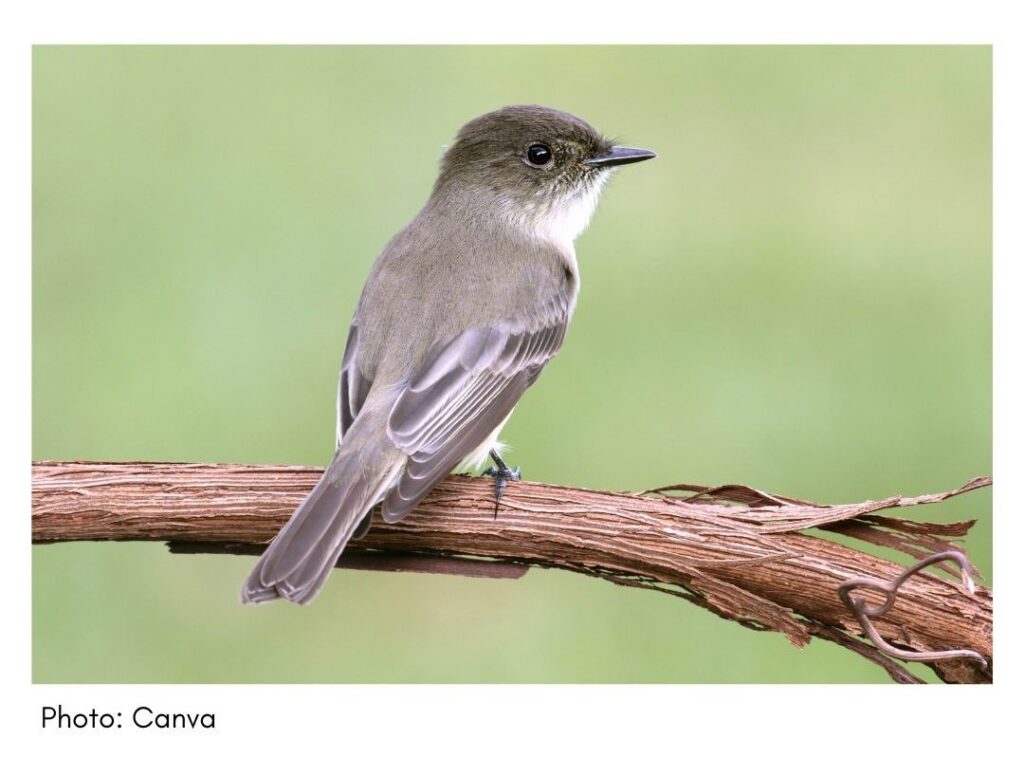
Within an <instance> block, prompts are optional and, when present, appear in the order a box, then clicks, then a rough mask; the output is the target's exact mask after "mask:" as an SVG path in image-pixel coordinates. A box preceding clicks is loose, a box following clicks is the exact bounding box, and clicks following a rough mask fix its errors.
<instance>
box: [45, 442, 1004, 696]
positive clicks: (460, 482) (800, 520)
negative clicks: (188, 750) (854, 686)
mask: <svg viewBox="0 0 1024 776" xmlns="http://www.w3.org/2000/svg"><path fill="white" fill-rule="evenodd" d="M321 471H322V470H321V469H315V468H305V467H298V466H239V465H231V464H178V463H90V462H58V461H43V462H37V463H35V464H33V476H32V485H33V487H32V512H33V518H32V539H33V541H34V542H58V541H81V540H118V541H164V542H170V543H172V549H176V550H178V551H211V552H217V551H220V552H224V551H227V552H258V551H259V550H260V546H261V545H264V544H266V543H267V542H269V541H270V540H271V539H272V538H273V537H274V535H275V534H276V532H277V530H278V529H279V528H280V527H281V525H282V524H283V523H284V521H285V520H287V518H288V517H289V516H290V515H291V513H292V511H293V510H294V509H295V507H296V506H297V505H298V504H299V502H300V501H301V500H302V498H303V497H304V496H305V495H306V493H308V492H309V490H310V489H311V488H312V487H313V485H314V484H315V483H316V481H317V479H318V478H319V476H320V473H321ZM990 484H991V480H990V479H989V478H977V479H975V480H972V481H970V482H968V483H967V484H965V485H964V486H962V487H960V488H957V489H956V490H953V491H949V492H945V493H938V494H932V495H925V496H918V497H916V498H901V497H899V496H894V497H892V498H888V499H882V500H879V501H866V502H863V503H860V504H843V505H838V506H827V505H820V504H814V503H811V502H808V501H802V500H798V499H792V498H786V497H781V496H775V495H772V494H769V493H764V492H762V491H757V490H754V489H752V488H748V487H745V486H741V485H726V486H719V487H717V488H705V487H701V486H695V485H675V486H671V487H668V488H661V489H658V490H657V491H647V492H644V493H640V494H627V493H606V492H600V491H592V490H583V489H578V488H567V487H561V486H555V485H546V484H542V483H533V482H516V483H513V484H512V485H511V486H510V487H509V489H508V491H507V493H506V495H505V497H504V499H503V500H502V503H501V510H500V512H499V514H498V517H497V518H495V517H494V498H493V483H492V482H491V481H490V480H489V479H481V478H472V477H463V476H452V477H449V478H448V479H446V480H445V481H444V482H443V483H442V484H441V485H440V486H438V487H437V488H436V489H435V490H434V491H433V493H431V495H430V496H429V497H428V498H427V499H426V500H425V501H424V502H423V503H422V504H421V505H420V506H419V507H418V508H417V510H416V511H415V512H414V513H413V514H412V515H410V516H409V517H408V518H406V519H405V520H404V521H403V522H401V523H399V524H397V525H386V524H384V523H382V522H379V521H378V522H375V523H374V527H373V529H372V530H371V531H370V533H369V534H368V535H367V536H366V537H365V538H364V539H363V540H361V541H359V542H354V543H353V545H352V550H353V551H346V553H345V555H344V556H343V563H344V565H349V566H354V567H358V568H378V569H390V570H421V571H434V572H440V573H457V574H468V575H475V576H505V577H509V576H512V577H515V576H520V575H521V574H522V573H523V571H524V570H525V568H526V566H528V565H535V566H543V567H549V568H562V569H569V570H572V571H577V572H581V573H584V574H589V575H592V576H597V577H602V578H605V579H609V580H611V581H613V582H617V583H620V584H626V585H634V586H639V587H647V588H653V589H658V590H662V591H664V592H669V593H673V594H676V595H679V596H682V597H684V598H686V599H688V600H690V601H692V602H694V603H697V604H699V605H700V606H703V607H705V608H707V609H710V610H711V611H713V612H716V613H717V614H719V615H721V616H722V617H726V618H728V619H731V620H734V621H737V622H739V623H740V624H742V625H745V626H747V627H751V628H755V629H758V630H775V631H779V632H781V633H783V634H785V636H786V637H787V638H788V639H789V640H790V641H791V642H792V643H793V644H795V645H797V646H800V647H802V646H804V645H805V644H807V643H808V642H809V641H810V639H811V638H812V637H819V638H825V639H828V640H830V641H833V642H835V643H837V644H840V645H841V646H844V647H846V648H849V649H853V650H854V651H855V652H857V653H858V654H861V655H863V656H865V657H867V658H868V659H871V660H873V661H874V662H876V663H878V664H879V665H881V666H882V667H883V668H884V669H885V670H886V671H887V672H889V674H890V676H892V677H893V678H894V679H896V680H898V681H912V680H913V679H914V677H913V676H912V675H910V674H909V673H907V672H906V670H905V669H903V668H902V665H901V664H897V663H895V662H893V661H892V660H891V659H889V658H887V657H885V656H883V655H882V654H881V653H880V652H878V651H877V650H876V649H875V647H874V646H873V645H871V644H870V643H868V642H866V641H863V640H862V639H861V638H860V637H861V636H863V634H862V633H861V630H860V626H859V624H858V623H857V621H856V619H855V617H854V616H853V615H852V614H851V613H850V612H849V611H848V610H847V609H846V608H845V607H844V606H843V604H842V603H841V602H840V600H839V598H838V596H837V593H836V589H837V587H838V586H839V585H840V584H841V583H842V582H843V581H845V580H847V579H849V578H850V577H874V578H877V579H879V580H889V579H892V578H893V577H895V576H897V575H898V574H899V573H900V572H901V571H902V569H903V567H902V566H900V565H899V564H897V563H894V562H892V561H889V560H885V559H882V558H879V557H877V556H875V555H872V554H871V553H870V552H867V551H863V550H859V549H854V548H851V547H850V546H847V544H841V543H839V542H836V541H831V540H829V539H827V538H824V537H821V536H818V535H809V534H807V533H806V531H807V530H808V529H811V528H818V529H824V530H826V531H831V532H835V533H839V534H844V535H846V536H848V537H852V538H855V539H858V540H860V541H861V543H864V544H866V545H868V546H870V545H877V546H884V547H889V548H893V549H897V550H900V551H902V552H904V553H907V554H908V555H910V556H912V557H914V558H920V557H923V556H925V555H929V554H931V553H933V552H938V551H943V550H948V549H960V548H959V547H957V546H956V545H954V544H953V543H952V542H953V541H955V540H957V539H959V538H960V537H962V536H964V535H965V534H966V533H967V531H968V530H969V528H970V527H971V525H973V521H967V522H961V523H952V524H936V523H923V522H919V521H916V520H907V519H901V518H894V517H886V516H881V515H877V514H875V513H876V512H878V511H880V510H884V509H897V508H901V507H908V506H915V505H918V504H930V503H936V502H938V501H942V500H945V499H947V498H951V497H953V496H956V495H959V494H961V493H965V492H967V491H970V490H974V489H977V488H982V487H986V486H988V485H990ZM381 551H384V552H381ZM385 553H386V554H385ZM865 595H866V597H867V598H868V599H869V600H872V601H876V600H878V601H880V598H878V599H876V598H873V595H874V594H873V593H871V592H867V593H866V594H865ZM875 624H876V627H877V629H878V631H879V632H880V634H881V635H882V637H883V638H885V639H886V640H887V641H889V642H891V643H892V644H894V645H896V646H898V647H900V648H903V649H909V650H915V651H937V650H949V649H963V648H967V649H972V650H975V651H977V652H979V653H981V654H982V655H983V656H984V657H985V658H986V660H988V662H989V667H988V668H987V669H983V668H981V667H980V666H979V665H978V664H977V663H975V662H973V661H970V660H964V659H956V660H947V661H939V662H936V663H934V664H932V668H933V669H934V670H935V671H936V672H937V673H938V674H939V676H940V677H941V678H942V679H943V680H945V681H948V682H967V683H977V682H989V681H991V676H992V674H991V665H992V592H991V590H990V589H988V588H984V587H980V586H979V587H978V589H977V591H976V593H975V594H973V595H971V594H970V593H969V592H968V591H967V590H966V589H965V587H964V586H963V585H962V584H961V582H960V580H959V579H955V578H952V577H945V576H941V575H937V574H932V573H923V574H920V575H918V576H915V577H913V578H912V579H910V580H909V581H908V582H907V583H906V584H905V585H904V586H903V587H902V588H901V589H900V591H899V595H898V596H897V599H896V604H895V606H894V607H893V608H892V609H891V610H890V611H889V612H888V613H887V614H886V615H885V616H883V617H881V618H879V619H878V620H877V621H876V622H875ZM855 637H856V638H855Z"/></svg>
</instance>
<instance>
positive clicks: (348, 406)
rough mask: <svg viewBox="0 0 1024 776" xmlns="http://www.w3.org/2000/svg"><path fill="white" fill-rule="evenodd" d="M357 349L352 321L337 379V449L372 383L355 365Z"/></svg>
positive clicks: (356, 337)
mask: <svg viewBox="0 0 1024 776" xmlns="http://www.w3.org/2000/svg"><path fill="white" fill-rule="evenodd" d="M358 348H359V327H358V326H357V325H356V322H355V321H352V325H351V326H350V327H349V330H348V341H347V342H346V343H345V355H343V356H342V357H341V376H340V377H339V378H338V427H337V442H336V446H337V447H340V446H341V439H342V437H344V436H345V434H346V433H347V432H348V430H349V428H351V427H352V421H353V420H355V417H356V415H358V414H359V410H360V408H362V406H363V402H364V401H366V395H367V394H368V393H369V392H370V385H371V384H372V381H371V380H369V379H367V377H366V376H365V375H364V374H362V372H360V371H359V366H358V365H357V364H356V352H357V350H358Z"/></svg>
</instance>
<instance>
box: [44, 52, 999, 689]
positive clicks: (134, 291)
mask: <svg viewBox="0 0 1024 776" xmlns="http://www.w3.org/2000/svg"><path fill="white" fill-rule="evenodd" d="M516 102H538V103H543V104H548V105H552V106H555V107H558V108H561V109H564V110H567V111H570V112H573V113H576V114H578V115H580V116H583V117H584V118H586V119H587V120H589V121H590V122H591V123H593V124H594V125H595V126H597V127H598V128H599V129H600V130H601V131H603V132H605V133H606V134H609V135H613V136H615V137H617V138H619V139H621V140H622V141H624V142H626V143H629V144H634V145H642V146H648V147H651V148H654V149H656V150H657V151H658V153H659V158H658V159H657V160H656V161H654V162H651V163H649V164H644V165H642V166H638V167H631V168H628V169H626V170H625V171H623V172H622V173H621V174H619V175H616V176H615V179H614V180H613V181H612V182H611V184H610V185H609V186H608V188H607V189H606V193H605V195H604V197H603V200H602V203H601V206H600V207H599V208H598V212H597V214H596V216H595V218H594V221H593V223H592V225H591V227H590V229H589V230H588V231H587V232H586V233H585V234H584V235H583V236H582V237H581V238H580V239H579V241H578V242H577V253H578V255H579V259H580V266H581V273H582V277H583V289H582V294H581V298H580V303H579V307H578V309H577V313H576V316H575V319H574V322H573V326H572V328H571V330H570V333H569V336H568V339H567V342H566V346H565V348H564V350H563V352H562V354H561V355H560V356H559V357H558V358H557V359H555V361H554V362H553V363H552V364H551V366H550V367H549V368H548V369H547V371H546V372H545V373H544V377H543V379H541V380H540V381H539V383H538V384H537V385H536V386H535V388H534V389H533V390H532V391H531V392H530V393H529V394H528V395H527V396H526V398H525V399H524V401H523V402H522V404H521V405H520V408H519V410H518V411H517V412H516V414H515V416H514V417H513V419H512V421H511V422H510V423H509V425H508V426H507V428H506V434H505V436H506V438H507V441H508V442H510V443H511V445H512V450H513V451H512V453H511V460H512V462H513V463H516V464H521V465H522V466H523V469H524V472H525V474H526V476H527V478H528V479H535V480H546V481H550V482H556V483H568V484H575V485H581V486H589V487H596V488H609V489H629V490H633V489H640V488H644V487H649V486H656V485H662V484H666V483H671V482H679V481H686V482H698V483H707V484H719V483H724V482H742V483H747V484H750V485H754V486H756V487H759V488H764V489H767V490H771V491H775V492H779V493H785V494H789V495H795V496H800V497H805V498H810V499H815V500H820V501H826V502H842V501H847V500H856V501H859V500H862V499H865V498H875V497H883V496H887V495H891V494H894V493H902V494H905V495H911V494H917V493H924V492H932V491H937V490H941V489H946V488H950V487H954V486H956V485H959V484H961V483H962V482H964V481H965V480H967V479H968V478H970V477H972V476H974V475H978V474H986V473H989V472H990V470H991V466H992V458H991V420H992V403H991V358H992V351H991V328H990V323H991V321H990V318H991V298H990V295H991V281H992V277H991V250H992V247H991V229H990V227H991V209H992V203H991V128H992V127H991V120H992V109H991V52H990V49H989V48H987V47H893V48H884V47H294V48H286V47H210V48H202V47H200V48H190V47H165V48H161V47H42V48H36V49H35V52H34V100H33V103H34V104H33V133H34V148H33V168H34V191H33V209H34V223H33V235H34V275H33V278H34V283H33V344H34V362H33V397H34V407H33V457H34V458H36V459H43V458H50V459H104V460H154V461H231V462H249V463H289V464H310V465H322V464H323V463H325V462H326V460H327V458H328V457H329V455H330V453H331V450H332V446H333V440H334V415H333V413H334V390H335V379H336V376H337V371H338V364H339V362H340V357H341V352H342V348H343V345H344V336H345V333H346V331H347V327H348V322H349V318H350V315H351V313H352V310H353V307H354V304H355V302H356V299H357V297H358V294H359V291H360V289H361V286H362V282H363V279H364V277H365V275H366V273H367V270H368V268H369V267H370V264H371V262H372V261H373V259H374V257H375V256H376V254H377V252H378V251H379V250H380V248H381V247H382V246H383V244H384V243H385V241H386V240H387V239H388V238H389V237H390V235H391V234H392V233H393V232H395V231H396V230H397V229H398V228H399V227H401V226H402V225H403V224H404V223H405V222H407V221H408V220H409V219H410V218H411V217H412V216H413V215H414V214H415V212H416V211H417V210H418V208H419V207H420V206H421V205H422V203H423V202H424V200H425V198H426V196H427V194H428V192H429V189H430V186H431V183H432V181H433V178H434V174H435V172H436V169H437V162H438V159H439V156H440V154H441V151H442V148H443V146H444V145H445V144H446V143H448V142H450V140H451V138H452V137H453V135H454V133H455V131H456V130H457V129H458V127H459V126H460V125H461V124H462V123H463V122H465V121H466V120H468V119H470V118H472V117H474V116H476V115H478V114H480V113H483V112H485V111H488V110H491V109H493V108H496V107H499V106H501V105H504V104H508V103H516ZM623 363H625V364H626V365H627V366H628V368H626V369H623V368H621V366H620V367H612V366H611V365H613V364H619V365H621V364H623ZM916 514H919V515H921V516H924V517H931V518H936V519H952V518H954V517H967V516H970V517H976V518H979V519H980V523H979V525H978V526H977V528H976V529H975V530H974V532H973V534H972V535H971V537H970V538H969V540H968V542H967V547H968V549H969V551H970V554H971V556H972V558H973V560H974V561H975V562H976V563H977V564H978V565H979V567H980V568H981V569H982V571H983V572H984V573H985V575H986V577H987V580H986V581H987V582H989V583H991V581H992V578H991V500H990V496H989V495H988V494H987V493H975V494H971V495H969V496H966V497H963V498H959V499H956V500H954V501H953V502H952V503H948V504H942V505H938V506H934V507H928V508H926V509H925V510H923V511H920V512H917V513H916ZM33 553H34V555H33V559H34V562H33V614H34V621H33V656H34V666H33V670H34V678H35V681H37V682H361V681H371V682H381V681H383V682H390V681H397V682H421V681H422V682H492V681H499V682H591V681H605V682H620V681H622V682H652V681H653V682H691V681H700V682H762V681H764V682H820V681H840V682H873V681H886V679H885V677H884V675H883V674H882V673H881V671H879V670H878V669H877V668H875V667H874V666H872V665H869V664H868V663H866V662H864V661H863V660H861V659H859V658H856V657H855V656H853V655H852V654H851V653H849V652H846V651H845V650H842V649H840V648H838V647H834V646H832V645H830V644H824V643H814V644H812V645H811V646H810V647H808V648H807V649H806V650H804V651H803V652H800V651H798V650H796V649H794V648H793V647H791V646H790V645H789V644H788V643H787V642H786V641H785V639H784V638H783V637H782V636H781V635H778V634H763V633H762V634H759V633H754V632H751V631H748V630H745V629H743V628H740V627H738V626H737V625H735V624H733V623H729V622H726V621H724V620H721V619H719V618H717V617H715V616H714V615H712V614H709V613H708V612H705V611H703V610H701V609H698V608H697V607H694V606H692V605H689V604H687V603H685V602H683V601H681V600H679V599H677V598H674V597H671V596H668V595H663V594H657V593H653V592H647V591H641V590H635V589H627V588H620V587H617V586H615V585H611V584H608V583H605V582H600V581H597V580H593V579H588V578H583V577H580V576H576V575H573V574H570V573H565V572H556V571H540V570H533V571H530V572H529V573H528V574H527V575H526V577H524V578H523V579H521V580H519V581H515V582H511V581H493V580H470V579H461V578H445V577H440V576H432V575H415V574H381V573H372V572H358V571H339V572H335V574H334V577H333V578H332V580H331V582H330V584H329V585H328V586H327V588H326V589H325V591H324V593H323V594H322V595H321V597H320V599H319V600H318V601H317V602H316V604H315V605H314V606H312V607H309V608H304V609H299V608H297V607H292V606H285V605H274V606H264V607H259V608H251V607H242V606H241V605H239V604H238V603H237V594H238V589H239V586H240V584H241V581H242V579H243V577H244V576H245V574H246V573H247V572H248V570H249V568H250V566H251V564H252V563H253V560H252V558H235V557H224V556H171V555H169V554H168V553H167V551H166V550H165V549H164V548H163V546H161V545H159V544H148V545H147V544H102V543H97V544H73V545H63V546H56V545H55V546H44V547H36V548H34V550H33ZM922 675H923V676H928V675H929V674H928V672H923V673H922Z"/></svg>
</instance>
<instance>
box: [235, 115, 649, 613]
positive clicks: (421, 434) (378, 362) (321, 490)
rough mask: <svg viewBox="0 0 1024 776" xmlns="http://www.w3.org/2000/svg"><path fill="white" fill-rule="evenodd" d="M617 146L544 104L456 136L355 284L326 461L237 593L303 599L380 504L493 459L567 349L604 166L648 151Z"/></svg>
mask: <svg viewBox="0 0 1024 776" xmlns="http://www.w3.org/2000/svg"><path fill="white" fill-rule="evenodd" d="M537 144H543V146H544V147H545V148H547V149H548V151H549V153H550V158H549V159H548V160H547V161H546V162H545V163H544V164H536V163H534V161H535V158H536V159H540V158H541V157H542V156H543V154H539V152H536V153H535V152H534V151H531V148H534V147H535V146H536V145H537ZM625 151H629V152H635V153H634V154H633V156H628V155H627V154H624V153H622V149H619V148H618V147H612V145H611V143H609V142H608V141H606V140H604V139H603V138H602V137H601V136H600V135H599V134H598V133H597V132H596V131H595V130H594V129H593V128H592V127H590V125H589V124H587V123H586V122H584V121H582V120H581V119H578V118H576V117H574V116H570V115H569V114H566V113H562V112H560V111H556V110H553V109H550V108H543V107H540V106H511V107H507V108H503V109H501V110H498V111H495V112H493V113H489V114H486V115H484V116H481V117H479V118H477V119H475V120H473V121H471V122H470V123H469V124H467V125H466V126H465V127H463V128H462V130H460V132H459V134H458V137H457V138H456V140H455V143H454V144H453V145H452V146H451V148H450V149H449V150H448V151H447V153H446V154H445V156H444V158H443V160H442V165H441V173H440V175H439V177H438V180H437V183H436V184H435V186H434V189H433V192H432V194H431V196H430V199H429V200H428V201H427V204H426V205H425V206H424V208H423V210H422V211H420V213H419V214H418V215H417V216H416V218H415V219H414V220H413V221H412V222H411V223H410V224H409V225H408V226H406V227H405V228H404V229H403V230H401V231H400V232H399V233H398V234H397V235H396V236H395V237H394V238H392V240H391V241H390V242H389V243H388V244H387V246H386V247H385V248H384V250H383V252H382V253H381V255H380V257H379V258H378V259H377V261H376V263H375V264H374V266H373V268H372V270H371V271H370V276H369V278H368V279H367V282H366V285H365V287H364V289H363V293H362V297H361V298H360V301H359V305H358V307H357V309H356V313H355V316H354V318H353V321H352V324H351V327H350V330H349V336H348V342H347V344H346V347H345V353H344V356H343V358H342V368H341V376H340V379H339V383H338V396H337V405H338V406H337V412H338V424H337V448H336V451H335V455H334V458H333V459H332V460H331V463H330V464H329V465H328V467H327V469H326V471H325V472H324V475H323V477H322V479H321V480H320V482H319V483H318V484H317V485H316V487H315V488H314V489H313V491H312V492H311V493H310V494H309V496H308V497H307V498H306V500H305V501H304V502H303V503H302V504H301V505H300V506H299V508H298V509H296V511H295V513H294V514H293V516H292V517H291V519H290V520H289V521H288V523H287V524H286V525H285V526H284V527H283V528H282V529H281V531H280V533H279V534H278V536H277V537H276V538H275V539H274V541H273V542H272V543H271V544H270V545H269V546H268V548H267V550H266V552H265V553H264V554H263V557H262V558H260V560H259V562H258V563H257V565H256V567H255V568H254V569H253V571H252V573H251V574H250V576H249V578H248V580H247V581H246V583H245V586H244V587H243V589H242V600H243V601H245V602H262V601H267V600H271V599H273V598H277V597H279V596H280V597H284V598H287V599H289V600H291V601H295V602H297V603H307V602H309V601H310V600H312V599H313V598H314V597H315V596H316V594H317V593H318V592H319V590H320V589H321V588H322V586H323V584H324V583H325V582H326V580H327V577H328V576H329V574H330V571H331V569H332V568H333V566H334V564H335V563H336V562H337V559H338V557H339V555H340V554H341V552H342V550H343V549H344V547H345V545H346V544H347V542H348V541H349V540H350V539H351V538H352V537H353V536H354V535H361V534H362V533H365V531H366V530H367V528H368V526H369V517H370V510H371V508H372V507H373V506H374V505H376V504H378V503H379V504H381V514H382V517H383V519H384V520H385V521H387V522H397V521H399V520H401V519H402V518H403V517H405V516H406V515H407V514H409V512H410V511H412V510H413V509H414V508H415V507H416V505H417V504H418V503H419V502H420V501H421V500H422V499H423V497H424V496H426V495H427V493H429V492H430V490H431V489H432V488H433V487H434V486H435V485H436V484H437V483H438V482H439V481H440V480H441V479H442V478H443V477H444V476H445V475H446V474H448V472H450V471H451V470H452V469H453V468H454V467H456V466H457V465H458V464H459V463H460V462H461V461H463V460H465V459H467V458H469V457H471V456H473V455H474V454H476V457H478V458H479V457H480V455H481V453H486V447H487V446H488V445H490V444H492V443H493V437H494V436H495V435H496V431H497V430H498V429H500V427H501V425H502V424H503V423H504V421H505V420H506V419H507V417H508V415H509V414H510V413H511V412H512V409H513V408H514V407H515V405H516V402H518V400H519V398H520V397H521V396H522V394H523V392H524V391H525V390H526V389H527V388H528V387H529V386H530V385H531V384H532V383H533V382H534V381H535V380H536V379H537V377H538V375H539V374H540V372H541V371H542V370H543V368H544V366H545V365H546V364H547V362H548V361H549V360H550V359H551V358H552V356H554V355H555V353H557V352H558V349H559V348H560V347H561V345H562V341H563V339H564V337H565V331H566V327H567V325H568V322H569V318H570V317H571V314H572V310H573V307H574V305H575V301H576V295H577V292H578V289H579V281H578V274H577V266H576V256H575V252H574V250H573V245H572V243H573V240H574V239H575V237H576V236H577V235H578V233H579V232H580V231H582V229H583V228H584V227H585V225H586V223H587V220H588V219H589V217H590V214H591V213H592V211H593V208H594V206H595V204H596V201H597V195H598V193H599V191H600V188H601V185H602V184H603V182H604V180H605V179H606V177H607V175H608V170H607V166H608V165H609V164H622V163H626V161H636V160H639V158H641V157H639V154H640V153H641V152H640V151H639V150H638V149H625ZM642 153H645V154H647V156H644V157H642V158H650V156H653V154H650V153H649V152H642ZM608 159H617V160H618V161H604V160H608ZM595 160H596V161H595ZM622 160H626V161H622Z"/></svg>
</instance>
